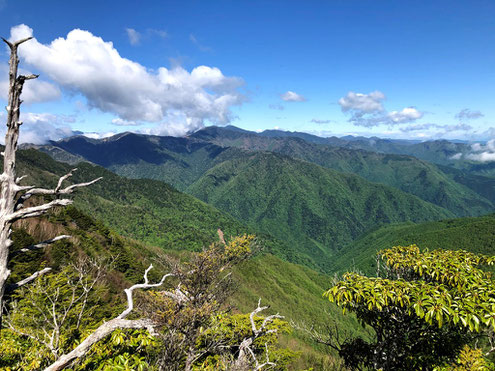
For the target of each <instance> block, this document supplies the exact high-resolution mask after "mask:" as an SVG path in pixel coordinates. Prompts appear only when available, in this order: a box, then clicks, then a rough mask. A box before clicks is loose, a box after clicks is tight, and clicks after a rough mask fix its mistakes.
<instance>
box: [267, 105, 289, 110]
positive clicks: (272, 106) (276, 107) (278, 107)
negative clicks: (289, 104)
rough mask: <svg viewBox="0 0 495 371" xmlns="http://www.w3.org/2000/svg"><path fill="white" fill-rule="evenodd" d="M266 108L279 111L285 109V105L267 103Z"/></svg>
mask: <svg viewBox="0 0 495 371" xmlns="http://www.w3.org/2000/svg"><path fill="white" fill-rule="evenodd" d="M268 108H270V109H276V110H279V111H283V110H284V109H285V107H284V106H282V105H281V104H269V105H268Z"/></svg>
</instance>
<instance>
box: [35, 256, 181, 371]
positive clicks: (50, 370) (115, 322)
mask: <svg viewBox="0 0 495 371" xmlns="http://www.w3.org/2000/svg"><path fill="white" fill-rule="evenodd" d="M152 268H153V264H150V266H149V267H148V268H147V269H146V271H145V272H144V276H143V277H144V283H141V284H136V285H133V286H131V287H129V288H128V289H125V290H124V292H125V293H126V295H127V304H128V307H127V309H126V310H124V311H123V312H122V313H121V314H120V315H119V316H118V317H116V318H114V319H112V320H110V321H108V322H105V323H103V324H102V325H101V326H100V327H98V328H97V329H96V330H95V331H94V332H93V333H92V334H91V335H89V336H88V337H87V338H86V339H84V341H83V342H81V343H80V344H79V345H78V346H77V347H76V348H75V349H74V350H73V351H71V352H70V353H67V354H66V355H63V356H62V357H60V358H59V359H58V360H57V361H56V362H54V363H53V364H52V365H50V366H49V367H47V368H46V369H45V371H58V370H63V369H64V368H66V367H67V366H69V365H70V364H71V363H72V362H73V361H74V360H75V359H77V358H81V357H83V356H84V355H85V354H86V353H87V352H88V351H89V350H90V348H91V346H92V345H93V344H95V343H97V342H99V341H100V340H102V339H104V338H105V337H106V336H108V335H109V334H111V333H112V332H113V331H114V330H117V329H127V328H145V329H147V330H148V331H149V332H150V334H152V335H154V334H155V329H154V327H155V323H154V322H153V321H152V320H151V319H147V318H145V319H138V320H126V319H125V317H126V316H127V315H128V314H129V313H130V312H131V311H132V309H133V308H134V302H133V298H132V293H133V291H134V290H136V289H147V288H152V287H158V286H160V285H162V284H163V282H164V281H165V279H166V278H167V277H170V276H173V274H171V273H169V274H165V275H164V276H163V277H162V279H161V280H160V282H158V283H149V280H148V272H149V271H150V270H151V269H152Z"/></svg>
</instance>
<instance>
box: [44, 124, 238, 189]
mask: <svg viewBox="0 0 495 371" xmlns="http://www.w3.org/2000/svg"><path fill="white" fill-rule="evenodd" d="M39 149H40V150H43V151H45V152H47V153H48V154H50V155H51V156H53V157H54V158H55V159H56V160H60V161H66V162H72V163H74V161H75V159H78V158H84V159H85V160H87V161H90V162H92V163H94V164H97V165H100V166H103V167H105V168H107V169H109V170H111V171H113V172H115V173H117V174H119V175H121V176H125V177H127V178H136V179H139V178H148V179H156V180H161V181H164V182H166V183H168V184H171V185H172V186H174V187H175V188H177V189H179V190H184V189H185V188H186V187H187V186H188V185H189V184H191V183H193V182H194V181H195V180H197V179H198V178H199V177H200V176H201V175H203V174H204V172H205V171H207V170H208V169H209V168H211V167H212V166H213V165H214V164H216V163H219V162H221V161H222V160H224V159H228V158H232V157H234V156H236V153H237V152H239V151H238V150H237V149H235V148H232V149H226V148H223V147H219V146H217V145H214V144H211V143H208V142H205V141H198V140H194V139H188V138H176V137H161V136H153V135H140V134H134V133H122V134H117V135H115V136H113V137H110V138H106V139H102V140H94V139H90V138H87V137H84V136H75V137H70V138H67V139H64V140H61V141H58V142H52V143H51V145H50V146H41V147H39Z"/></svg>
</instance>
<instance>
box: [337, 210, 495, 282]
mask: <svg viewBox="0 0 495 371" xmlns="http://www.w3.org/2000/svg"><path fill="white" fill-rule="evenodd" d="M410 244H416V245H418V246H419V247H420V248H429V249H440V248H441V249H450V250H458V249H462V250H468V251H472V252H475V253H482V254H487V255H495V214H492V215H487V216H482V217H476V218H459V219H447V220H442V221H437V222H427V223H421V224H412V223H406V224H397V225H389V226H384V227H381V228H378V229H376V230H374V231H372V232H370V233H368V234H366V235H365V236H363V237H361V238H360V239H359V240H357V241H354V242H352V243H351V244H349V245H348V246H346V247H345V248H344V249H342V250H341V252H339V253H338V254H337V255H336V256H335V258H334V260H333V264H334V265H333V267H332V270H333V271H334V272H340V273H342V272H344V271H346V270H349V269H355V270H359V271H361V272H363V273H365V274H371V275H373V274H375V273H376V262H375V255H376V252H377V251H379V250H382V249H384V248H388V247H392V246H396V245H406V246H407V245H410Z"/></svg>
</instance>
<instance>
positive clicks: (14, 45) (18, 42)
mask: <svg viewBox="0 0 495 371" xmlns="http://www.w3.org/2000/svg"><path fill="white" fill-rule="evenodd" d="M32 38H33V37H32V36H30V37H26V38H25V39H21V40H17V41H16V42H13V43H11V42H10V41H8V40H6V39H4V38H3V37H2V40H3V41H4V42H5V43H6V44H7V45H8V46H9V48H10V49H11V50H12V48H17V47H18V46H19V45H21V44H22V43H25V42H26V41H29V40H31V39H32Z"/></svg>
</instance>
